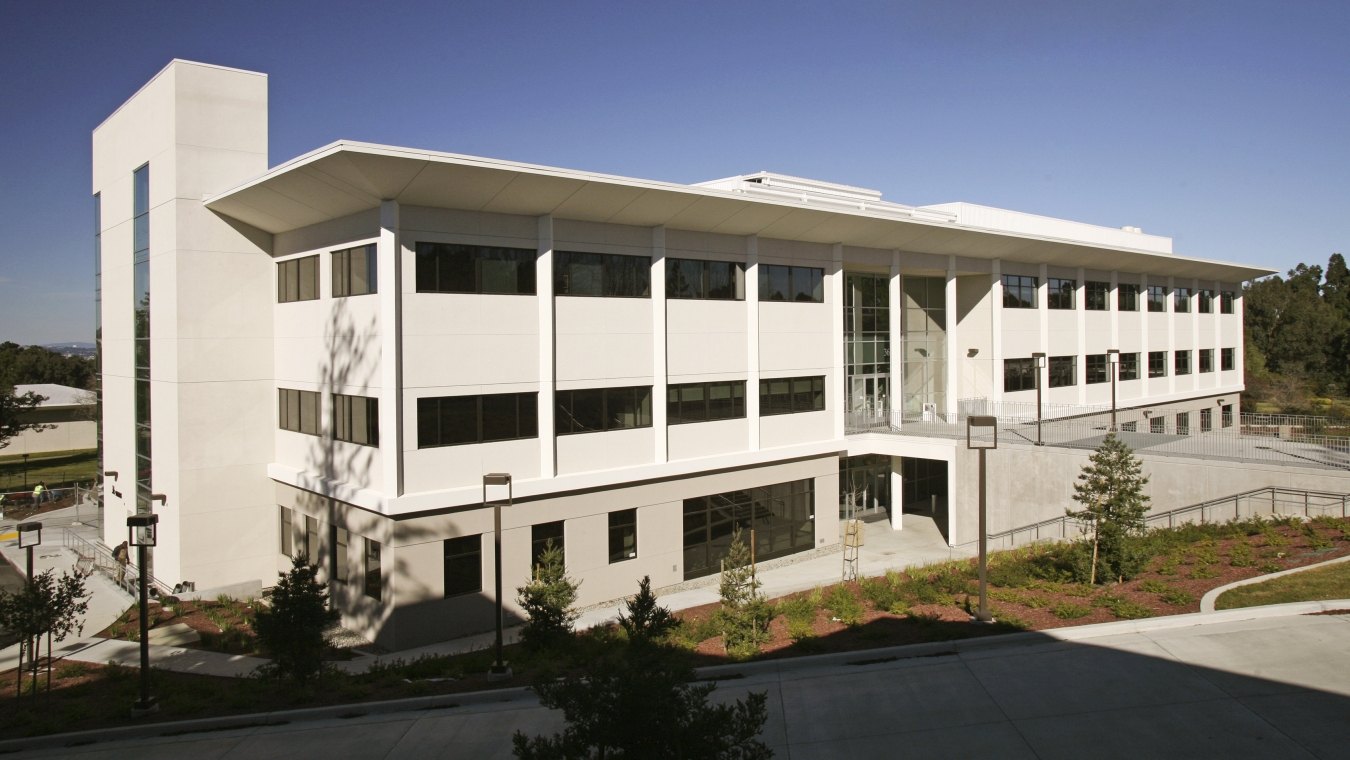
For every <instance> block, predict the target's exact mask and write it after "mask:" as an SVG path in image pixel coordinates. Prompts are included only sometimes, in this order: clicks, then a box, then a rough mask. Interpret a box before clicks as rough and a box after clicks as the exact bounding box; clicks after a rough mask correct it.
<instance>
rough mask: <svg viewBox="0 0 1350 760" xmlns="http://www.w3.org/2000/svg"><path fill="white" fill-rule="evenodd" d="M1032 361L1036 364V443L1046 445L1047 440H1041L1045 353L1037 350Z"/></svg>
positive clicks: (1032, 356)
mask: <svg viewBox="0 0 1350 760" xmlns="http://www.w3.org/2000/svg"><path fill="white" fill-rule="evenodd" d="M1031 361H1032V362H1033V363H1035V365H1036V445H1037V446H1044V445H1045V442H1044V441H1042V440H1041V370H1043V369H1045V365H1046V358H1045V354H1043V353H1041V352H1040V351H1037V352H1036V353H1034V354H1032V355H1031Z"/></svg>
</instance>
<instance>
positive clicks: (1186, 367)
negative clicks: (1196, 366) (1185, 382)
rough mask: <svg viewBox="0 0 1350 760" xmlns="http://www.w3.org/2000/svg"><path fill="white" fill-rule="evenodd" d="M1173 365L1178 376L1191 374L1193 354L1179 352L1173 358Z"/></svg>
mask: <svg viewBox="0 0 1350 760" xmlns="http://www.w3.org/2000/svg"><path fill="white" fill-rule="evenodd" d="M1172 365H1173V368H1174V369H1175V371H1176V373H1177V374H1178V375H1189V374H1191V352H1190V351H1177V352H1176V354H1175V355H1174V356H1173V359H1172Z"/></svg>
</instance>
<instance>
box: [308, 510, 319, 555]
mask: <svg viewBox="0 0 1350 760" xmlns="http://www.w3.org/2000/svg"><path fill="white" fill-rule="evenodd" d="M318 561H319V521H318V519H317V518H314V517H310V516H309V515H305V562H311V563H314V564H318Z"/></svg>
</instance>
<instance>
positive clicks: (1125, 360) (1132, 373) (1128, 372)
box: [1116, 351, 1139, 382]
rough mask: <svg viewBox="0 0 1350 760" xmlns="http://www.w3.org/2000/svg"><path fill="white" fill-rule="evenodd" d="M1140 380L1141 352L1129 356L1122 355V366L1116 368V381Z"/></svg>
mask: <svg viewBox="0 0 1350 760" xmlns="http://www.w3.org/2000/svg"><path fill="white" fill-rule="evenodd" d="M1138 379H1139V352H1138V351H1134V352H1132V353H1128V354H1121V355H1120V366H1119V367H1117V368H1116V380H1117V381H1119V382H1125V381H1126V380H1138Z"/></svg>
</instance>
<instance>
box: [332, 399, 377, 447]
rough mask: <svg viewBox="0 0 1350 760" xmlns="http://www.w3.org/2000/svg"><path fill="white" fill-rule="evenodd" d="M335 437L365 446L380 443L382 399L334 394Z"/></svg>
mask: <svg viewBox="0 0 1350 760" xmlns="http://www.w3.org/2000/svg"><path fill="white" fill-rule="evenodd" d="M333 437H334V438H336V439H337V440H339V441H349V442H351V443H359V444H362V445H365V446H379V445H380V400H379V399H377V398H366V397H365V396H344V395H342V394H341V393H335V394H333Z"/></svg>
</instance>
